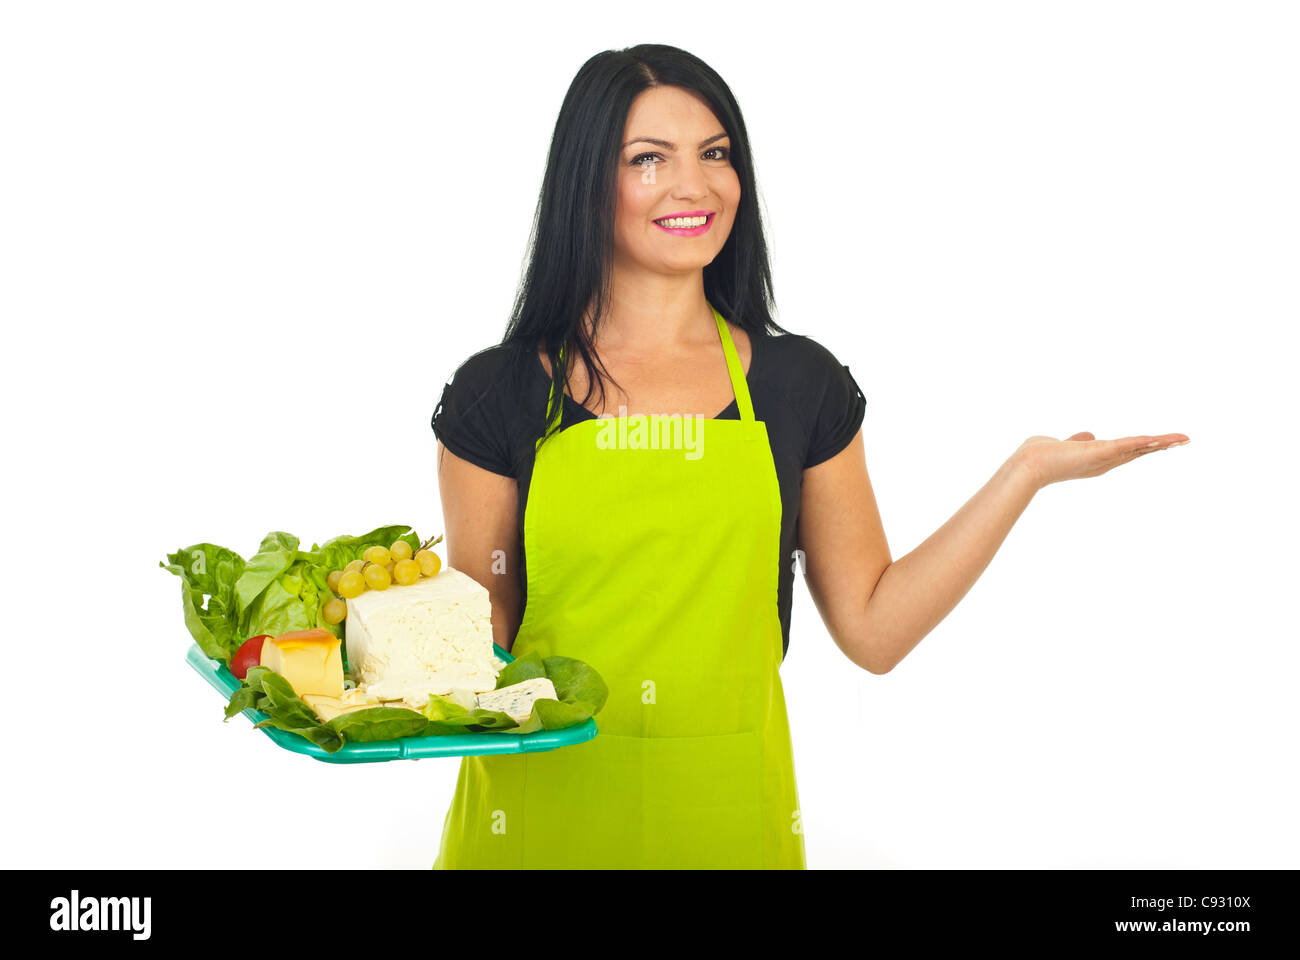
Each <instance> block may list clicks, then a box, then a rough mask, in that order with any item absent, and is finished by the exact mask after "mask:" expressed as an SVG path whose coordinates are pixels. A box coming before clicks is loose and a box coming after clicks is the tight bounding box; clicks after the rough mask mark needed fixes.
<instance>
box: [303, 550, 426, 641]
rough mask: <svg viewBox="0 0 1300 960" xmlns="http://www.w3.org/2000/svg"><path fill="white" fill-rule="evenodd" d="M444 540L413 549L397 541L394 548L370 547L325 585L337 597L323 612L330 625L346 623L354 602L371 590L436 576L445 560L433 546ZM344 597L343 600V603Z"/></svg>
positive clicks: (334, 573) (326, 580)
mask: <svg viewBox="0 0 1300 960" xmlns="http://www.w3.org/2000/svg"><path fill="white" fill-rule="evenodd" d="M441 540H442V534H438V536H436V537H432V538H431V539H429V540H426V541H424V543H422V544H420V548H419V549H418V550H413V549H412V548H411V545H410V544H409V543H407V542H406V541H405V540H397V541H395V542H394V543H393V545H392V546H391V547H381V546H374V547H367V548H366V551H365V552H364V553H362V554H361V557H360V558H359V559H357V560H353V561H352V562H351V563H349V564H348V565H347V566H346V567H344V568H343V569H342V570H334V571H332V572H331V573H330V575H329V576H328V577H326V578H325V583H326V584H327V585H328V586H329V588H330V590H332V591H333V592H334V593H335V594H337V596H335V597H333V598H331V599H330V600H329V601H328V602H327V603H326V604H325V607H324V609H323V610H322V611H321V615H322V616H323V617H324V618H325V621H326V622H327V623H342V622H343V619H344V618H345V617H346V616H347V615H348V605H347V604H346V603H345V602H344V600H351V599H352V598H353V597H359V596H361V594H363V593H365V592H366V589H367V588H369V589H371V590H387V589H388V588H389V587H390V586H392V585H393V584H394V583H398V584H400V585H402V586H409V585H410V584H412V583H415V581H417V580H419V579H420V577H432V576H434V575H435V574H437V572H438V571H439V570H441V569H442V560H441V559H439V557H438V555H437V554H436V553H434V552H433V551H432V550H431V549H430V547H433V546H435V545H436V544H438V543H439V542H441ZM339 597H342V598H343V600H340V599H339Z"/></svg>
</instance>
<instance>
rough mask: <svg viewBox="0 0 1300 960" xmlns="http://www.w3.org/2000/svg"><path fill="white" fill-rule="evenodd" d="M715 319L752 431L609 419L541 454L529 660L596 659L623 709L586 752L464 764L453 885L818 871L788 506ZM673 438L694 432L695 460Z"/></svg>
mask: <svg viewBox="0 0 1300 960" xmlns="http://www.w3.org/2000/svg"><path fill="white" fill-rule="evenodd" d="M713 315H714V318H715V320H716V321H717V325H718V334H719V336H720V337H721V339H722V347H723V351H724V353H725V354H726V361H727V371H728V373H729V374H730V377H731V385H732V389H733V390H734V392H735V395H736V402H737V406H738V408H739V411H740V419H739V420H707V419H704V418H698V419H697V418H694V417H687V418H680V417H678V418H673V417H666V416H660V415H634V416H630V417H620V418H598V419H594V420H583V421H580V422H578V423H576V424H572V425H570V426H568V427H563V426H561V428H560V429H559V432H556V433H554V434H553V435H551V436H550V437H549V438H548V439H546V440H545V442H542V443H541V445H540V448H539V449H538V452H537V458H536V461H535V465H534V468H533V476H532V481H531V485H530V488H529V491H528V502H527V507H526V509H525V512H524V549H525V551H526V557H527V562H526V564H525V567H526V571H527V578H528V594H527V603H526V605H525V608H524V618H523V622H522V623H521V624H520V627H519V633H518V635H517V637H516V639H515V643H514V648H513V651H512V652H513V653H514V655H515V656H522V655H523V654H526V653H529V652H531V651H534V650H535V651H537V652H538V653H539V654H540V655H541V656H543V657H549V656H553V655H560V656H567V657H576V658H577V659H579V660H584V661H586V662H587V663H589V664H591V665H592V666H593V667H594V668H595V669H596V670H598V671H599V672H600V674H601V676H603V677H604V678H605V681H606V683H607V684H608V685H609V699H608V701H607V702H606V704H605V708H604V709H603V710H602V711H601V712H600V713H599V714H598V715H597V716H596V723H597V724H598V726H599V728H600V732H599V734H598V735H597V736H596V738H595V739H593V740H590V741H588V742H587V743H583V744H579V745H576V746H571V747H562V748H560V749H558V750H554V751H550V752H544V753H535V754H527V753H526V754H514V755H509V756H472V757H463V758H462V759H461V766H460V776H459V779H458V781H457V784H456V793H455V796H454V798H453V800H452V804H451V807H450V809H449V810H448V811H447V817H446V820H445V822H444V826H443V834H442V847H441V850H440V851H439V854H438V859H437V861H436V862H435V863H434V867H435V869H452V868H487V869H519V868H634V869H635V868H642V869H645V868H726V867H731V868H800V869H801V868H803V867H805V866H806V864H805V859H804V842H803V829H802V824H801V821H800V816H799V801H798V796H797V793H796V787H795V776H794V759H793V755H792V752H791V743H790V729H789V726H788V724H787V721H786V709H785V697H784V694H783V692H782V689H781V678H780V675H779V673H778V667H779V666H780V663H781V655H782V643H781V621H780V616H779V613H778V610H777V576H778V563H779V560H778V553H779V551H780V536H781V494H780V488H779V485H778V481H777V474H776V466H775V463H774V461H773V459H772V449H771V446H770V444H769V443H768V438H767V427H766V425H765V424H764V423H763V422H762V421H758V420H755V419H754V408H753V404H752V403H751V401H750V397H749V387H748V384H747V383H746V381H745V376H744V371H743V368H742V367H741V363H740V358H739V356H738V355H737V354H736V347H735V344H734V343H732V340H731V334H730V332H729V331H728V330H727V325H726V323H725V321H724V320H723V319H722V316H721V315H720V314H719V313H718V312H717V310H716V309H714V310H713ZM554 400H555V396H554V388H552V394H551V401H552V403H554ZM674 420H676V421H677V422H678V423H680V422H681V421H682V420H690V421H694V426H695V435H694V441H695V443H694V445H692V443H691V434H690V433H685V434H683V432H682V431H680V430H678V431H677V432H672V431H671V428H672V427H673V425H674V424H673V421H674ZM651 424H654V425H658V426H661V427H663V428H664V429H663V430H662V431H661V433H660V435H659V436H654V435H653V432H652V431H649V430H646V429H644V428H646V427H647V426H649V425H651ZM655 441H658V442H655ZM652 443H653V444H654V446H651V444H652ZM487 736H504V734H487Z"/></svg>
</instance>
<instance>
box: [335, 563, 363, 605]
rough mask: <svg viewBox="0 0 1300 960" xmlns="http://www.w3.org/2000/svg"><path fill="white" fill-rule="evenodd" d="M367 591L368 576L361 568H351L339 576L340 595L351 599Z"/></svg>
mask: <svg viewBox="0 0 1300 960" xmlns="http://www.w3.org/2000/svg"><path fill="white" fill-rule="evenodd" d="M365 592H366V578H365V577H363V576H362V575H361V571H360V570H349V571H347V572H346V573H344V574H343V576H341V577H339V596H340V597H344V598H346V599H348V600H351V599H352V598H353V597H359V596H361V594H363V593H365Z"/></svg>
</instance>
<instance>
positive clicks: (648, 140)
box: [623, 133, 727, 150]
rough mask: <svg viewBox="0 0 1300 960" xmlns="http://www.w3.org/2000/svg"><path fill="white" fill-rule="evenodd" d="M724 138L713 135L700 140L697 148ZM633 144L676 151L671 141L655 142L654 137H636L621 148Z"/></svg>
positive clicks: (722, 135) (723, 134)
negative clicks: (647, 144)
mask: <svg viewBox="0 0 1300 960" xmlns="http://www.w3.org/2000/svg"><path fill="white" fill-rule="evenodd" d="M725 136H727V134H726V133H715V134H714V135H713V136H711V137H709V139H707V140H701V141H700V142H699V146H701V147H707V146H708V145H709V144H711V143H712V142H713V141H714V140H721V139H722V138H723V137H725ZM634 143H653V144H655V145H656V146H660V147H664V148H665V149H668V150H676V149H677V144H675V143H673V142H672V141H671V140H657V139H655V138H654V137H637V138H636V139H634V140H629V141H628V142H627V143H625V144H623V146H624V147H630V146H632V144H634Z"/></svg>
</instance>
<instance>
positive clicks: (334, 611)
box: [321, 597, 348, 623]
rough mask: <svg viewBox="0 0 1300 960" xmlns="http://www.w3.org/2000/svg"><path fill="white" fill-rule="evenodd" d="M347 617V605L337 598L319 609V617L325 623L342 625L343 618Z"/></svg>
mask: <svg viewBox="0 0 1300 960" xmlns="http://www.w3.org/2000/svg"><path fill="white" fill-rule="evenodd" d="M347 615H348V605H347V604H346V603H344V602H343V601H342V600H340V599H339V598H338V597H335V598H334V599H333V600H331V601H330V602H329V603H327V604H325V606H324V607H322V608H321V616H323V617H324V618H325V622H326V623H342V622H343V618H344V617H346V616H347Z"/></svg>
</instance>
